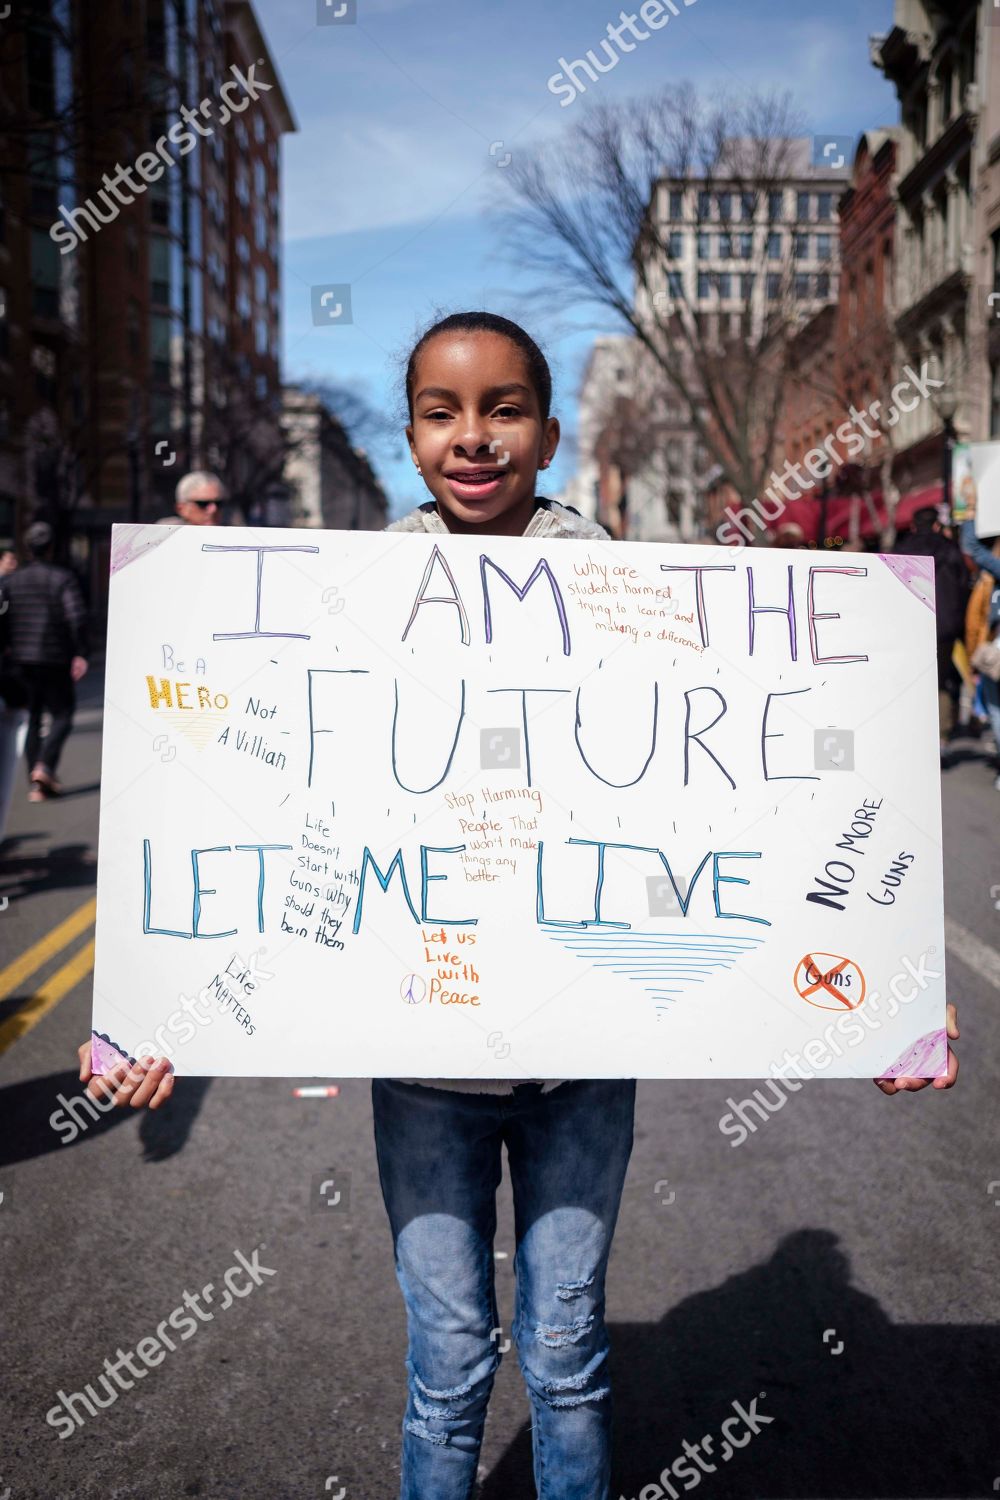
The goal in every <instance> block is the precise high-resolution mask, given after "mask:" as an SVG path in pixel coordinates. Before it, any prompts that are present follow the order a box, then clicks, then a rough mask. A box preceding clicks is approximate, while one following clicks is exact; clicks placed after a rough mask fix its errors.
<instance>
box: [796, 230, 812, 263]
mask: <svg viewBox="0 0 1000 1500" xmlns="http://www.w3.org/2000/svg"><path fill="white" fill-rule="evenodd" d="M793 253H794V255H795V259H796V260H808V259H809V236H808V235H807V234H797V235H796V236H795V249H794V252H793Z"/></svg>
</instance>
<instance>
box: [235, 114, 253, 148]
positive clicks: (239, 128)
mask: <svg viewBox="0 0 1000 1500" xmlns="http://www.w3.org/2000/svg"><path fill="white" fill-rule="evenodd" d="M236 144H237V146H239V148H240V150H241V151H243V152H246V151H249V149H250V137H249V136H248V135H247V128H246V125H245V124H244V123H243V121H242V120H237V121H236Z"/></svg>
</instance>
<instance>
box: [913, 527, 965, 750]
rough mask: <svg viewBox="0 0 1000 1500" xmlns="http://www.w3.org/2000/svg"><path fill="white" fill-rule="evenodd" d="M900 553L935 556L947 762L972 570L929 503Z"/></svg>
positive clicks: (940, 701)
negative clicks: (958, 645) (957, 653)
mask: <svg viewBox="0 0 1000 1500" xmlns="http://www.w3.org/2000/svg"><path fill="white" fill-rule="evenodd" d="M895 550H896V552H897V553H903V554H905V555H907V556H919V557H933V559H934V592H935V600H936V613H937V670H938V718H939V729H940V735H941V762H942V765H943V764H945V763H946V756H947V754H948V741H949V740H950V739H951V735H952V732H953V730H954V728H955V698H956V688H957V681H956V680H957V679H958V672H957V671H956V668H955V665H954V662H953V661H952V659H951V653H952V651H953V650H954V646H955V642H956V641H957V640H961V639H962V636H963V633H964V630H965V608H966V605H967V603H968V599H969V570H968V568H967V567H966V565H965V562H964V560H963V558H962V553H961V550H960V548H959V546H958V543H957V542H955V541H953V540H952V538H951V537H948V536H945V534H944V531H943V530H942V528H941V522H940V520H939V519H938V513H937V509H936V507H934V506H933V505H928V506H925V507H924V508H923V509H922V510H918V511H917V512H916V513H915V514H914V517H913V530H912V531H909V532H907V533H906V535H905V536H902V537H900V539H899V541H898V542H897V543H896V549H895Z"/></svg>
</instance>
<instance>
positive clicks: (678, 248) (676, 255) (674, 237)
mask: <svg viewBox="0 0 1000 1500" xmlns="http://www.w3.org/2000/svg"><path fill="white" fill-rule="evenodd" d="M683 254H684V236H683V235H682V234H681V233H680V232H679V231H678V230H676V229H675V230H673V231H672V232H671V234H670V235H669V236H668V238H667V255H668V256H669V257H670V259H671V260H680V258H681V256H682V255H683Z"/></svg>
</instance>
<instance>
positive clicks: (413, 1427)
mask: <svg viewBox="0 0 1000 1500" xmlns="http://www.w3.org/2000/svg"><path fill="white" fill-rule="evenodd" d="M406 394H407V405H408V411H409V424H408V426H407V429H406V432H407V438H408V440H409V445H410V452H411V454H412V457H413V461H414V464H415V465H416V468H417V472H418V473H419V474H421V476H422V477H423V480H424V483H425V484H426V486H427V489H428V491H429V492H430V497H431V498H430V499H429V500H428V501H426V502H425V503H424V504H423V505H421V506H419V507H418V508H417V509H416V510H415V511H413V512H411V514H410V515H408V516H405V517H404V518H403V519H402V520H400V521H397V522H395V523H394V524H393V525H392V526H390V527H389V528H388V529H389V530H390V531H395V532H437V533H465V534H473V535H497V536H545V537H552V538H560V537H566V538H573V537H578V538H580V537H582V538H603V537H604V536H605V533H604V532H603V530H602V529H601V528H600V527H599V526H596V525H595V524H594V523H593V522H590V521H587V520H585V519H584V518H583V517H581V516H579V515H578V514H577V513H576V512H575V511H573V510H571V509H568V508H567V507H564V506H562V505H558V504H556V503H555V502H552V501H549V500H545V499H541V498H540V497H539V496H538V495H536V493H535V485H536V479H537V473H538V470H539V469H545V468H547V467H548V466H549V464H550V463H551V461H552V458H553V455H554V454H555V451H556V447H557V445H558V442H559V424H558V422H557V420H556V419H555V417H553V416H552V415H551V410H550V407H551V396H552V382H551V375H550V372H549V367H548V364H547V362H546V360H545V358H544V356H543V354H542V353H541V351H540V349H539V348H538V346H537V345H536V344H535V342H534V340H533V339H531V338H530V337H529V335H528V334H527V333H526V332H525V331H524V330H523V329H522V328H520V327H519V326H518V325H517V324H515V323H511V322H509V321H508V320H507V319H505V318H501V317H496V316H494V315H493V314H490V313H482V312H474V313H459V314H455V315H453V316H451V317H448V318H445V319H444V320H443V321H441V322H439V323H436V324H435V325H434V326H432V327H431V328H430V329H429V330H428V331H427V332H426V333H425V334H424V335H423V337H422V338H421V339H420V340H419V342H418V343H417V345H416V347H415V349H414V350H413V352H412V354H411V355H410V359H409V363H408V366H407V373H406ZM948 1035H949V1036H950V1037H951V1038H955V1037H957V1036H958V1027H957V1023H956V1017H955V1007H954V1006H953V1005H949V1006H948ZM80 1060H81V1069H80V1077H81V1079H82V1080H83V1081H85V1082H86V1083H87V1085H88V1091H89V1092H90V1093H92V1094H94V1095H95V1097H100V1096H101V1094H102V1093H104V1092H109V1093H113V1094H114V1097H115V1101H116V1102H117V1103H119V1104H128V1103H131V1104H132V1105H133V1106H141V1105H146V1104H148V1105H149V1106H150V1108H154V1109H155V1108H157V1107H158V1106H159V1105H160V1104H162V1103H163V1102H164V1100H165V1099H167V1098H169V1096H170V1093H171V1090H172V1086H173V1076H172V1074H171V1073H170V1071H169V1064H168V1063H167V1060H166V1059H160V1060H159V1061H158V1062H156V1063H154V1062H153V1060H152V1059H150V1058H141V1059H139V1061H138V1062H137V1063H136V1064H135V1065H134V1066H132V1067H128V1066H127V1065H121V1066H120V1067H118V1068H116V1069H114V1070H113V1071H112V1072H111V1073H109V1074H108V1075H106V1076H105V1077H93V1076H92V1074H91V1069H90V1043H89V1042H88V1043H85V1044H84V1045H83V1046H82V1047H81V1048H80ZM957 1072H958V1061H957V1058H956V1057H955V1055H954V1053H953V1052H952V1051H951V1049H950V1047H949V1049H948V1072H947V1075H946V1076H944V1077H941V1078H936V1079H934V1080H933V1082H934V1087H935V1088H950V1087H951V1085H952V1084H953V1083H954V1082H955V1079H956V1076H957ZM875 1082H876V1083H877V1084H878V1086H879V1087H880V1088H881V1089H882V1090H883V1092H884V1093H887V1094H893V1093H897V1092H907V1091H916V1090H918V1089H921V1088H924V1087H925V1086H926V1084H927V1083H929V1082H931V1080H930V1079H922V1078H897V1079H894V1080H890V1079H876V1080H875ZM634 1102H635V1080H634V1079H614V1078H611V1079H608V1078H605V1079H593V1080H590V1079H574V1080H570V1081H558V1080H547V1081H541V1080H535V1081H530V1082H515V1081H512V1080H510V1079H503V1080H496V1081H489V1080H482V1079H478V1080H473V1081H467V1082H466V1081H462V1080H454V1079H450V1080H448V1079H440V1080H426V1079H423V1080H404V1079H386V1078H376V1079H373V1081H372V1103H373V1111H374V1122H375V1142H376V1150H377V1155H378V1165H379V1176H380V1180H381V1184H382V1191H383V1196H384V1199H385V1205H386V1209H387V1212H388V1215H389V1220H390V1224H391V1228H392V1235H393V1243H394V1250H395V1258H396V1269H397V1274H398V1277H399V1283H400V1287H401V1290H402V1293H403V1298H404V1302H405V1304H406V1311H407V1320H408V1330H409V1350H408V1358H407V1371H408V1375H409V1399H408V1402H407V1407H406V1412H405V1416H404V1419H403V1453H402V1479H401V1488H400V1497H401V1500H468V1497H469V1496H470V1495H471V1494H472V1493H473V1490H474V1488H475V1484H476V1471H477V1466H478V1460H479V1451H480V1445H481V1442H482V1436H483V1427H484V1424H485V1418H486V1406H487V1402H488V1400H489V1396H490V1391H491V1389H492V1385H493V1380H494V1376H495V1373H496V1370H497V1367H498V1365H499V1361H500V1350H499V1349H498V1347H497V1345H498V1338H499V1334H500V1329H499V1327H498V1316H497V1304H496V1295H495V1289H494V1275H493V1272H494V1260H493V1240H494V1235H495V1233H496V1190H497V1187H498V1186H499V1183H500V1179H501V1162H502V1148H503V1146H505V1145H506V1147H507V1154H508V1161H509V1163H510V1172H511V1183H512V1188H513V1196H514V1216H515V1237H516V1251H515V1259H514V1269H515V1273H516V1279H517V1301H516V1314H515V1319H514V1324H513V1327H512V1330H511V1333H512V1336H513V1339H514V1342H515V1343H516V1346H517V1352H518V1358H519V1361H520V1366H521V1371H522V1374H523V1376H524V1380H525V1383H526V1385H527V1389H528V1395H529V1398H530V1402H531V1407H532V1441H533V1449H534V1473H535V1482H536V1485H537V1488H538V1493H539V1496H541V1497H543V1500H607V1497H608V1496H609V1494H610V1480H611V1388H610V1384H609V1374H608V1354H609V1345H608V1335H607V1330H606V1327H605V1322H604V1305H605V1294H604V1287H605V1273H606V1269H607V1264H608V1256H609V1253H610V1249H611V1241H612V1236H613V1234H614V1229H615V1223H616V1220H617V1216H618V1209H619V1203H620V1199H621V1193H622V1186H623V1183H624V1179H625V1171H626V1168H627V1165H628V1160H629V1156H630V1153H631V1149H632V1135H633V1113H634Z"/></svg>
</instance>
